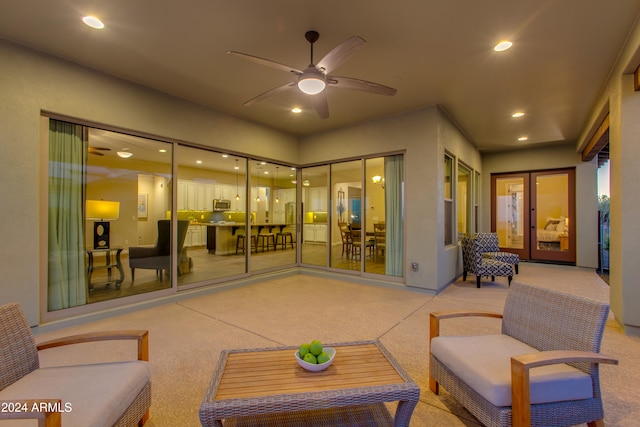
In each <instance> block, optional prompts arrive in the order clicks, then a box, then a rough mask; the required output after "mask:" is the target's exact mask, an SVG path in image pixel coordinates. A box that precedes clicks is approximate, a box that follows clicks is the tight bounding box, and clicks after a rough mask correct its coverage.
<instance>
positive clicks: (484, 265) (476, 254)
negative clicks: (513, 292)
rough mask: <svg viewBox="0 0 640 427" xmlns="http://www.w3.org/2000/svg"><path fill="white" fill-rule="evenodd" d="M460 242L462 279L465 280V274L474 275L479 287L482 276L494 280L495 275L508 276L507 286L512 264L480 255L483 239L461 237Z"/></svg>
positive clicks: (512, 269) (511, 272)
mask: <svg viewBox="0 0 640 427" xmlns="http://www.w3.org/2000/svg"><path fill="white" fill-rule="evenodd" d="M461 243H462V264H463V271H462V280H463V281H466V280H467V274H473V275H475V276H476V284H477V287H478V288H479V287H480V282H481V280H482V276H485V277H489V276H491V280H492V281H495V280H496V276H502V277H508V279H509V286H511V279H512V278H513V273H514V266H513V264H509V263H507V262H502V261H498V260H495V259H491V258H485V257H483V256H482V250H483V246H482V244H483V241H482V240H479V239H477V238H476V236H473V237H466V236H465V237H463V238H462V240H461Z"/></svg>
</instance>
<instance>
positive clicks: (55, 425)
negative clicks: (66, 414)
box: [0, 399, 64, 427]
mask: <svg viewBox="0 0 640 427" xmlns="http://www.w3.org/2000/svg"><path fill="white" fill-rule="evenodd" d="M63 409H64V408H62V402H61V401H60V399H29V400H0V420H24V419H37V420H38V427H61V426H62V418H61V416H60V414H61V412H60V410H63ZM0 425H2V423H0ZM29 425H31V424H29Z"/></svg>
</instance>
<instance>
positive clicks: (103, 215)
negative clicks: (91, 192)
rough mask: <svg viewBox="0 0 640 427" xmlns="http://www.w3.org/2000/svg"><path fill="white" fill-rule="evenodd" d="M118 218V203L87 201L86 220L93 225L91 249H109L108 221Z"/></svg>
mask: <svg viewBox="0 0 640 427" xmlns="http://www.w3.org/2000/svg"><path fill="white" fill-rule="evenodd" d="M119 216H120V202H109V201H106V200H87V210H86V217H87V220H95V222H94V223H93V249H108V248H109V221H107V220H115V219H118V217H119Z"/></svg>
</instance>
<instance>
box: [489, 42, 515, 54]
mask: <svg viewBox="0 0 640 427" xmlns="http://www.w3.org/2000/svg"><path fill="white" fill-rule="evenodd" d="M511 46H513V43H511V42H510V41H509V40H503V41H501V42H500V43H498V44H497V45H496V46H495V47H494V48H493V50H495V51H496V52H502V51H505V50H507V49H509V48H510V47H511Z"/></svg>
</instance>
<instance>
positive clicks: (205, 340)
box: [36, 263, 640, 427]
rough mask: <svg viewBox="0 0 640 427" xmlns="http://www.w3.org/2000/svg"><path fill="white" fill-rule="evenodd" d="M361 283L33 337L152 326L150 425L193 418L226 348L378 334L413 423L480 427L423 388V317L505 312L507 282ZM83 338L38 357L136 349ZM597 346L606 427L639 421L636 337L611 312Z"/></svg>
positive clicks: (237, 291) (591, 278) (576, 281)
mask: <svg viewBox="0 0 640 427" xmlns="http://www.w3.org/2000/svg"><path fill="white" fill-rule="evenodd" d="M356 280H357V279H356ZM356 280H354V279H351V280H340V279H333V278H321V277H315V275H313V276H312V275H308V274H292V275H291V276H287V277H284V278H278V279H265V280H264V281H261V282H258V283H253V284H250V285H246V286H242V287H238V288H234V289H227V290H219V291H216V290H212V292H211V293H210V294H207V295H204V296H199V297H194V298H191V299H184V300H182V301H179V302H172V303H168V304H165V305H161V306H157V307H154V308H149V309H143V310H138V311H135V312H131V313H128V314H123V315H118V316H114V317H111V318H107V319H103V320H98V321H94V322H90V323H86V324H83V325H80V326H75V327H71V328H67V329H63V330H58V331H54V332H48V333H44V334H40V335H38V336H36V340H37V341H41V340H45V339H49V338H53V337H58V336H63V335H67V334H71V333H78V332H85V331H95V330H107V329H148V330H149V331H150V364H151V370H152V378H153V379H152V384H153V385H152V388H153V403H152V407H151V417H150V419H149V421H148V422H147V424H146V425H147V426H148V427H174V426H181V427H183V426H184V427H197V426H199V425H200V424H199V420H198V409H199V406H200V402H201V401H202V398H203V396H204V393H205V390H206V388H207V385H208V382H209V380H210V377H211V375H212V372H213V369H214V366H215V363H216V361H217V359H218V355H219V353H220V351H221V350H223V349H230V348H257V347H272V346H281V345H299V344H300V343H302V342H306V341H309V340H311V339H319V340H321V341H323V342H325V343H331V342H344V341H355V340H368V339H379V340H380V341H381V342H382V343H383V344H384V345H385V346H386V347H387V348H388V349H389V351H390V352H391V353H392V354H393V355H394V356H395V357H396V359H397V360H398V361H399V363H400V364H401V365H402V366H403V367H404V368H405V370H406V371H407V372H408V373H409V375H410V376H411V377H412V378H413V379H414V380H415V381H416V382H417V383H418V384H419V385H420V388H421V390H422V394H421V397H420V402H419V404H418V406H417V408H416V410H415V412H414V415H413V418H412V422H411V426H413V427H420V426H467V427H471V426H477V425H479V424H478V422H477V421H476V420H475V419H474V418H473V417H472V416H471V415H470V414H469V413H468V412H466V410H464V409H463V408H462V407H460V405H459V404H458V403H457V402H456V401H455V400H454V399H453V398H451V397H450V396H449V395H448V394H447V393H446V391H444V392H442V393H441V394H440V395H439V396H435V395H433V394H432V393H431V392H430V391H429V388H428V351H429V346H428V339H429V337H428V325H429V322H428V317H429V313H430V312H432V311H437V310H449V309H470V308H473V309H484V310H494V311H501V310H502V308H503V306H504V301H505V297H506V294H507V292H508V287H507V283H506V279H505V278H497V280H496V282H491V281H487V280H483V283H482V288H481V289H477V288H476V286H475V278H469V279H468V280H467V282H462V281H461V280H458V281H457V282H455V283H453V284H452V285H450V286H449V287H447V288H446V289H445V290H444V291H442V292H441V293H440V294H438V295H437V296H434V295H430V294H427V293H424V292H417V291H415V290H411V289H407V288H403V287H398V288H394V287H384V286H372V285H368V284H362V283H357V282H356ZM515 280H519V281H522V282H527V283H532V284H536V285H539V286H546V287H553V288H558V289H561V290H563V291H565V292H570V293H575V294H579V295H583V296H586V297H588V298H593V299H598V300H603V301H608V298H609V287H608V286H607V284H606V283H605V282H604V281H603V280H602V279H601V278H600V277H599V276H598V275H597V274H596V273H595V272H594V271H593V270H592V269H583V268H577V267H567V266H556V265H546V264H533V263H521V264H520V274H519V275H518V276H516V278H515ZM499 327H500V326H499V321H498V320H496V319H480V320H477V319H476V320H472V319H455V320H452V321H451V324H449V325H447V326H446V327H443V333H447V334H456V333H457V334H463V333H492V332H498V331H499ZM558 327H562V325H558ZM84 346H85V347H84V348H83V351H73V350H71V349H68V348H67V349H51V350H47V351H46V352H42V354H41V361H42V365H51V364H57V363H77V362H80V361H93V360H104V359H105V358H110V359H117V358H126V357H135V350H134V349H133V348H132V346H131V343H125V344H122V343H106V344H104V343H103V344H86V345H84ZM602 353H604V354H608V355H611V356H613V357H617V358H618V359H619V360H620V364H619V365H618V366H611V365H604V366H602V368H601V380H602V389H603V399H604V407H605V421H606V425H607V426H608V427H615V426H625V427H627V426H628V427H631V426H636V425H637V420H638V419H640V403H638V402H640V388H639V387H638V386H637V385H638V384H640V338H637V337H630V336H625V335H624V334H623V333H622V332H621V330H620V329H619V328H618V327H617V324H616V323H615V321H614V320H613V318H612V319H611V320H610V321H609V322H608V325H607V327H606V330H605V335H604V339H603V344H602ZM292 357H293V356H292ZM469 357H473V356H472V355H469ZM256 363H260V361H259V360H257V361H256ZM363 363H366V361H363ZM96 387H99V385H98V384H96ZM392 409H393V407H392Z"/></svg>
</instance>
